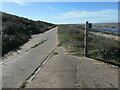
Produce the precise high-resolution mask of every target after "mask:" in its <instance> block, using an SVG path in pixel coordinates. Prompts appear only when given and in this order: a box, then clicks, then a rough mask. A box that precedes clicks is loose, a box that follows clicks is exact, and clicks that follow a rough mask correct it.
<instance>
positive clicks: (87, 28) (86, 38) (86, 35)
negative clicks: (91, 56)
mask: <svg viewBox="0 0 120 90" xmlns="http://www.w3.org/2000/svg"><path fill="white" fill-rule="evenodd" d="M88 30H89V22H88V21H86V25H85V38H84V56H87V54H88Z"/></svg>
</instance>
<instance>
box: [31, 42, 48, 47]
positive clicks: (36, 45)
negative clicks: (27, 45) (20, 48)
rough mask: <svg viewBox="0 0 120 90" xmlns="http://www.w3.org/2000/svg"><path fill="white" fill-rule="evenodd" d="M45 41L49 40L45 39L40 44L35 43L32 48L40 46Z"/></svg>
mask: <svg viewBox="0 0 120 90" xmlns="http://www.w3.org/2000/svg"><path fill="white" fill-rule="evenodd" d="M45 41H47V40H43V41H41V42H39V43H38V44H35V45H34V46H32V47H31V48H36V47H38V46H39V45H41V44H43V43H44V42H45Z"/></svg>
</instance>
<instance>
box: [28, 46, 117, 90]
mask: <svg viewBox="0 0 120 90" xmlns="http://www.w3.org/2000/svg"><path fill="white" fill-rule="evenodd" d="M56 52H58V55H56V56H53V57H52V58H51V59H50V60H49V61H48V62H47V63H46V65H45V66H44V67H43V68H42V70H41V71H40V72H39V73H38V74H37V76H36V77H35V79H34V80H33V81H32V82H30V83H29V84H27V86H26V88H118V67H117V66H113V65H108V64H106V63H103V62H99V61H96V60H93V59H90V58H86V57H76V56H68V55H66V54H65V50H64V48H62V47H59V48H57V50H56Z"/></svg>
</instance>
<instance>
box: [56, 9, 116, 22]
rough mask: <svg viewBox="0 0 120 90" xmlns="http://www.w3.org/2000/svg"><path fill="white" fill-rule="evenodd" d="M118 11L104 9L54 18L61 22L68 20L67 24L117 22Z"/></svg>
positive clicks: (68, 13) (73, 12)
mask: <svg viewBox="0 0 120 90" xmlns="http://www.w3.org/2000/svg"><path fill="white" fill-rule="evenodd" d="M117 17H118V11H117V10H114V9H106V10H101V11H70V12H66V13H62V14H60V15H59V16H57V17H55V18H57V19H58V18H59V19H61V20H66V22H67V20H69V22H76V23H78V22H80V21H81V22H82V23H83V22H85V21H86V20H88V21H92V22H117V19H118V18H117Z"/></svg>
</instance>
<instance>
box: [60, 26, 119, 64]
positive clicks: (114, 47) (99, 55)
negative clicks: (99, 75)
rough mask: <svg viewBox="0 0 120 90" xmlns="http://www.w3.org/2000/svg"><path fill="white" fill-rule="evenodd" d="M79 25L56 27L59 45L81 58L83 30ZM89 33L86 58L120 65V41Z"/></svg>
mask: <svg viewBox="0 0 120 90" xmlns="http://www.w3.org/2000/svg"><path fill="white" fill-rule="evenodd" d="M81 27H82V26H81V25H60V26H59V27H58V35H59V37H58V39H59V45H58V46H60V45H62V46H64V47H65V48H66V50H67V51H68V52H69V53H71V54H73V55H77V56H83V50H84V29H83V28H81ZM90 32H91V31H89V36H88V56H89V57H92V58H95V59H101V60H105V61H108V62H112V63H116V64H118V63H120V59H119V58H120V47H119V43H120V41H116V40H114V39H110V38H105V37H103V36H97V35H94V34H92V33H90Z"/></svg>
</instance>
